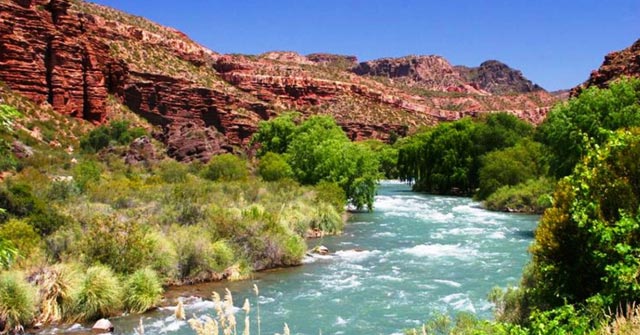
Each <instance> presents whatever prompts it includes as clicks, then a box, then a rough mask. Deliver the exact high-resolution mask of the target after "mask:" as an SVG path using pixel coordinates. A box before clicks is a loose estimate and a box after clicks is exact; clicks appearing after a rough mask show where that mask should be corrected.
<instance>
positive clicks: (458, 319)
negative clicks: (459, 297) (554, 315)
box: [405, 312, 537, 335]
mask: <svg viewBox="0 0 640 335" xmlns="http://www.w3.org/2000/svg"><path fill="white" fill-rule="evenodd" d="M405 334H407V335H417V334H437V335H528V334H529V332H528V329H526V328H523V327H520V326H518V325H514V324H509V323H502V322H490V321H487V320H480V319H478V318H477V317H476V316H475V315H473V314H470V313H465V312H461V313H458V314H457V315H456V316H455V319H454V320H451V318H450V317H449V316H448V315H445V314H440V315H437V316H435V317H434V318H432V319H431V320H429V321H428V322H427V323H425V324H424V325H423V326H422V327H420V328H419V329H411V330H407V331H405ZM536 335H537V334H536Z"/></svg>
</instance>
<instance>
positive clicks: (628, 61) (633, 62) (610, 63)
mask: <svg viewBox="0 0 640 335" xmlns="http://www.w3.org/2000/svg"><path fill="white" fill-rule="evenodd" d="M622 76H632V77H640V39H638V40H637V41H636V42H635V43H633V45H631V46H630V47H628V48H626V49H624V50H620V51H615V52H611V53H609V54H608V55H606V56H605V57H604V62H603V63H602V65H601V66H600V68H599V69H597V70H594V71H593V72H591V75H590V76H589V79H587V81H586V82H584V83H583V84H582V85H580V86H578V87H575V88H574V89H573V90H572V91H571V94H572V95H577V94H579V93H580V91H582V90H583V89H585V88H587V87H590V86H597V87H606V86H607V85H608V84H609V82H611V81H612V80H615V79H617V78H620V77H622Z"/></svg>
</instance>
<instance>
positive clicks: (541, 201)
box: [484, 178, 555, 214]
mask: <svg viewBox="0 0 640 335" xmlns="http://www.w3.org/2000/svg"><path fill="white" fill-rule="evenodd" d="M554 187H555V182H554V181H553V180H550V179H547V178H540V179H529V180H527V181H525V182H523V183H520V184H517V185H514V186H503V187H501V188H499V189H498V190H496V191H495V192H494V193H492V194H491V195H490V196H489V197H488V198H487V200H486V201H485V202H484V204H485V207H486V208H487V209H490V210H494V211H510V212H511V211H515V212H522V213H538V214H541V213H542V212H544V210H545V209H547V208H549V207H551V205H552V197H551V194H552V193H553V189H554Z"/></svg>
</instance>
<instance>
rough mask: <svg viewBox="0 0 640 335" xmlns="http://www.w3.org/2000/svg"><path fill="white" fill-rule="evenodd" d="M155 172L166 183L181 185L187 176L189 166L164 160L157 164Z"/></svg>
mask: <svg viewBox="0 0 640 335" xmlns="http://www.w3.org/2000/svg"><path fill="white" fill-rule="evenodd" d="M156 171H157V173H158V174H159V175H160V178H162V180H164V181H165V182H167V183H170V184H173V183H183V182H185V181H186V180H187V176H188V175H189V166H187V165H185V164H184V163H180V162H176V161H174V160H166V161H162V162H161V163H160V164H158V166H157V170H156Z"/></svg>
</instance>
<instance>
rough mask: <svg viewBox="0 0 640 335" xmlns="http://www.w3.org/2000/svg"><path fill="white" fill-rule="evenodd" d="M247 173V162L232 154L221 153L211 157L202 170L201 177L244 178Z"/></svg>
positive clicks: (220, 179) (220, 178)
mask: <svg viewBox="0 0 640 335" xmlns="http://www.w3.org/2000/svg"><path fill="white" fill-rule="evenodd" d="M248 175H249V170H248V169H247V163H246V162H245V161H244V160H242V159H241V158H240V157H237V156H235V155H232V154H222V155H218V156H215V157H213V158H211V161H209V163H208V164H207V165H206V167H205V168H204V170H203V171H202V177H204V178H205V179H209V180H213V181H234V180H244V179H246V178H247V177H248Z"/></svg>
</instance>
